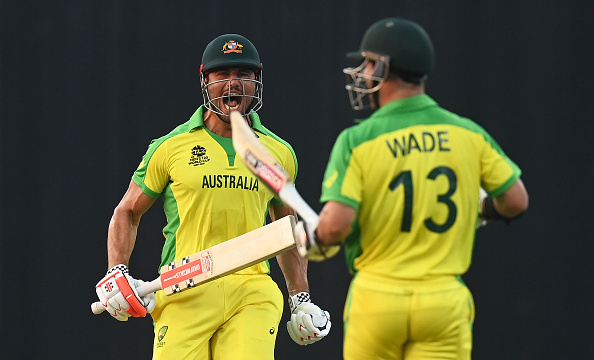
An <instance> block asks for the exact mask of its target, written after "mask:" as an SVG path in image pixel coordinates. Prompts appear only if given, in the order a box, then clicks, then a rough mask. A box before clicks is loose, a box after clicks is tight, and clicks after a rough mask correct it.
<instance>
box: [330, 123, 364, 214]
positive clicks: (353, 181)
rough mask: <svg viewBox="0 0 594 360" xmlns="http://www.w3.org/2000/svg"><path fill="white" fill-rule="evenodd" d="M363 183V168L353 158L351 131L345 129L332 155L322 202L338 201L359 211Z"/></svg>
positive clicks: (339, 136) (338, 138) (337, 140)
mask: <svg viewBox="0 0 594 360" xmlns="http://www.w3.org/2000/svg"><path fill="white" fill-rule="evenodd" d="M361 181H362V176H361V166H360V164H359V163H358V162H357V161H356V159H354V158H353V156H352V144H351V141H350V137H349V129H345V130H343V131H342V132H341V133H340V134H339V135H338V137H337V139H336V142H335V143H334V147H333V148H332V151H331V153H330V159H329V161H328V165H327V167H326V172H325V173H324V182H323V183H322V196H321V198H320V201H321V202H322V203H325V202H327V201H337V202H340V203H343V204H345V205H348V206H350V207H352V208H354V209H355V210H358V209H359V203H360V202H361V197H362V196H361V191H362V190H361V189H362V182H361Z"/></svg>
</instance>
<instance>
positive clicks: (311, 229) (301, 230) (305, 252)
mask: <svg viewBox="0 0 594 360" xmlns="http://www.w3.org/2000/svg"><path fill="white" fill-rule="evenodd" d="M319 221H320V218H319V217H316V218H315V219H312V220H310V221H307V222H304V221H303V220H300V221H299V222H297V225H296V226H295V234H296V236H297V238H296V239H295V241H296V243H297V251H299V255H301V257H303V258H306V259H308V260H311V261H317V262H319V261H324V260H326V259H329V258H331V257H333V256H334V255H336V254H338V252H339V251H340V245H330V246H326V245H321V244H320V243H318V241H317V240H316V229H317V227H318V223H319Z"/></svg>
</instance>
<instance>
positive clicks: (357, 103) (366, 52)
mask: <svg viewBox="0 0 594 360" xmlns="http://www.w3.org/2000/svg"><path fill="white" fill-rule="evenodd" d="M347 57H349V58H352V59H359V60H363V62H362V63H361V64H360V65H359V66H358V67H356V68H346V69H344V70H343V72H344V73H345V74H346V75H347V85H346V89H347V91H348V94H349V99H350V102H351V106H352V107H353V109H355V110H361V109H367V108H371V109H377V107H378V106H379V104H378V94H377V91H378V90H379V89H380V88H381V87H382V86H383V85H384V83H385V82H386V80H387V79H388V74H389V73H393V74H396V75H397V76H398V77H400V78H401V79H403V80H404V81H407V82H410V83H413V84H421V83H422V82H423V81H424V80H425V78H426V76H427V74H428V73H430V72H431V71H433V68H434V66H435V56H434V51H433V44H432V43H431V39H429V35H427V33H426V32H425V30H423V28H422V27H421V26H419V25H418V24H416V23H415V22H412V21H410V20H406V19H402V18H386V19H382V20H380V21H378V22H376V23H374V24H373V25H371V26H370V27H369V29H367V31H366V32H365V35H363V40H362V41H361V47H360V48H359V50H358V51H353V52H350V53H348V54H347ZM370 63H371V64H372V66H373V67H372V69H373V70H372V72H371V73H369V72H366V71H365V68H366V67H367V66H368V64H370Z"/></svg>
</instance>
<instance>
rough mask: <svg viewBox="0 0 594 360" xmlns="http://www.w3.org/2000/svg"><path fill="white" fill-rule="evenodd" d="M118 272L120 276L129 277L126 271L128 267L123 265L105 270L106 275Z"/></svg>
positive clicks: (128, 272)
mask: <svg viewBox="0 0 594 360" xmlns="http://www.w3.org/2000/svg"><path fill="white" fill-rule="evenodd" d="M118 270H119V271H121V272H122V274H126V275H130V271H129V270H128V267H127V266H126V265H124V264H118V265H116V266H114V267H112V268H111V269H109V270H107V274H106V275H109V274H112V273H114V272H116V271H118Z"/></svg>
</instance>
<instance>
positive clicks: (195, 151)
mask: <svg viewBox="0 0 594 360" xmlns="http://www.w3.org/2000/svg"><path fill="white" fill-rule="evenodd" d="M209 161H210V159H209V158H208V156H207V155H206V148H205V147H204V146H200V145H196V146H194V147H193V148H192V156H190V162H189V163H188V165H194V166H198V165H204V164H206V163H207V162H209Z"/></svg>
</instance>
